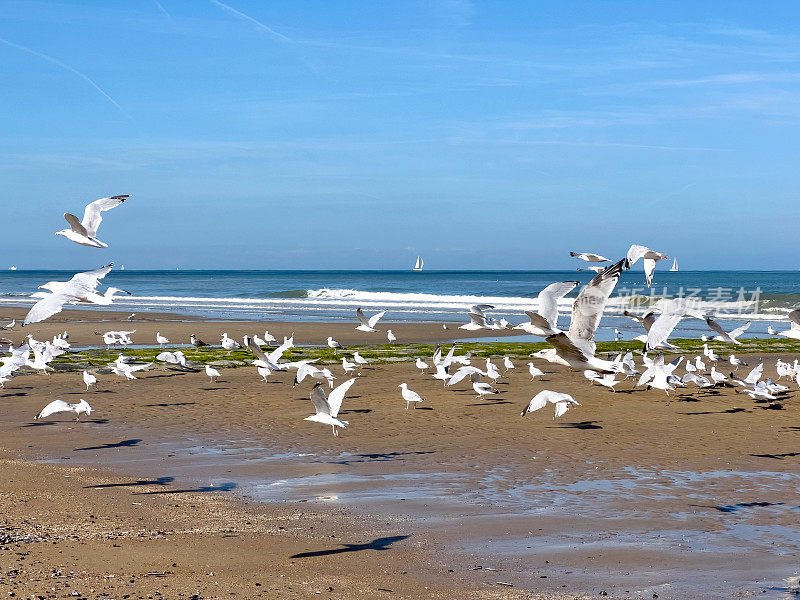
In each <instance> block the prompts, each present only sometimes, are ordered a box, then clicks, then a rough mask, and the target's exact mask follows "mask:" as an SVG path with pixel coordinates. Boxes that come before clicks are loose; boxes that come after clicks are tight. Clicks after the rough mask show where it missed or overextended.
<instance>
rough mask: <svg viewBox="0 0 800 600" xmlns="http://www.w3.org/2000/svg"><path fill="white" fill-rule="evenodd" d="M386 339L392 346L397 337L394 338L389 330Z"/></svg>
mask: <svg viewBox="0 0 800 600" xmlns="http://www.w3.org/2000/svg"><path fill="white" fill-rule="evenodd" d="M386 338H387V339H388V340H389V343H390V344H394V343H395V342H396V341H397V337H395V335H394V334H393V333H392V330H391V329H389V330H388V331H387V332H386Z"/></svg>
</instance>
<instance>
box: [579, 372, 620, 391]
mask: <svg viewBox="0 0 800 600" xmlns="http://www.w3.org/2000/svg"><path fill="white" fill-rule="evenodd" d="M583 376H584V377H586V379H588V380H589V381H591V382H592V383H599V384H600V385H604V386H606V387H607V388H609V389H610V390H611V391H612V392H616V390H615V389H614V386H615V385H617V384H618V383H619V381H617V379H616V377H617V374H616V373H606V374H605V375H601V374H600V373H598V372H597V371H592V370H591V369H587V370H585V371H584V372H583Z"/></svg>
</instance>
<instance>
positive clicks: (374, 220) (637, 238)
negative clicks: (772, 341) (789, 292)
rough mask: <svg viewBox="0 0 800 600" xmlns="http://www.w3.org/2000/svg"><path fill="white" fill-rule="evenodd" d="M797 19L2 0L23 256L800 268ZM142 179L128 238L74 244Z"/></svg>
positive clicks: (10, 180) (61, 263) (9, 193)
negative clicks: (66, 217) (638, 258)
mask: <svg viewBox="0 0 800 600" xmlns="http://www.w3.org/2000/svg"><path fill="white" fill-rule="evenodd" d="M799 13H800V4H798V3H796V2H770V3H765V4H754V3H752V2H729V1H725V2H714V1H708V2H702V3H698V2H659V3H654V2H640V1H636V2H600V1H590V2H556V1H553V2H527V1H520V2H511V1H508V2H488V1H487V2H469V1H460V0H440V1H436V0H427V1H419V2H415V1H406V2H367V1H363V2H345V1H336V0H320V1H317V2H313V1H297V0H294V1H284V2H260V1H255V0H230V2H227V1H226V2H224V3H223V2H222V1H221V0H219V1H216V0H192V1H179V0H160V1H159V2H157V1H155V0H139V1H136V0H125V1H119V2H113V1H104V2H70V1H59V2H45V1H24V2H22V1H10V0H0V15H1V17H0V85H2V89H3V93H2V94H0V123H2V127H0V181H2V187H0V198H2V202H0V205H2V209H3V210H2V214H3V221H4V222H5V224H6V226H5V227H4V228H3V234H4V235H3V238H2V242H0V243H1V244H2V248H3V261H5V262H7V263H8V264H9V265H11V264H16V265H17V266H19V267H20V268H34V267H54V268H83V267H95V266H98V265H100V264H104V263H105V262H109V261H110V260H115V261H117V262H118V263H119V262H121V263H124V264H126V266H127V267H128V268H174V267H183V268H202V267H208V268H265V269H275V268H278V269H280V268H288V269H292V268H323V269H324V268H386V269H392V268H407V267H409V266H410V264H411V263H413V260H414V259H415V258H416V255H417V254H418V253H420V254H422V255H423V256H424V257H425V259H426V266H428V267H430V268H433V269H435V268H448V269H449V268H522V269H525V268H530V269H539V268H569V267H571V266H574V263H573V259H570V258H569V257H568V252H569V250H590V251H594V252H599V253H602V254H604V255H606V256H621V255H622V254H623V253H624V252H625V250H626V248H627V246H628V245H629V244H630V243H631V242H637V243H642V244H646V245H649V246H651V247H653V248H655V249H658V250H660V251H663V252H666V253H667V254H669V255H670V256H673V255H676V256H677V257H678V259H679V261H680V262H681V266H682V267H683V268H686V269H691V268H730V269H736V268H776V269H781V268H786V269H796V268H798V267H800V257H798V254H797V251H796V248H797V244H796V238H795V235H796V233H795V230H796V229H797V227H798V223H800V202H798V196H799V193H800V168H799V165H800V146H798V144H797V142H796V140H797V139H798V138H800V127H798V117H800V30H798V26H797V23H798V22H800V14H799ZM122 193H128V194H132V195H133V199H132V200H131V201H130V202H128V203H126V204H125V205H123V206H121V207H119V208H117V209H114V211H112V212H110V213H107V214H106V219H105V221H104V223H103V225H102V227H101V229H100V233H101V235H100V237H101V239H104V240H105V241H107V242H109V243H110V244H111V247H110V248H108V249H107V250H102V251H100V250H94V249H90V248H84V247H81V246H77V245H74V244H71V243H69V242H67V241H66V240H65V239H63V238H61V237H55V236H53V235H52V233H53V232H54V231H56V230H58V229H61V228H62V227H63V226H65V223H64V221H63V219H62V218H61V213H62V212H64V211H70V212H79V211H82V208H83V206H84V205H85V204H86V202H88V201H91V200H93V199H95V198H99V197H101V196H105V195H110V194H122ZM79 214H80V213H79ZM5 266H6V265H0V267H2V268H4V267H5Z"/></svg>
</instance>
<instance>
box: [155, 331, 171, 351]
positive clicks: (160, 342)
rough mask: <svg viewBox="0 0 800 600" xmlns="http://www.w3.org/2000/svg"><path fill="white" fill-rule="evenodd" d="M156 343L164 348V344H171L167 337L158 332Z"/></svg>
mask: <svg viewBox="0 0 800 600" xmlns="http://www.w3.org/2000/svg"><path fill="white" fill-rule="evenodd" d="M156 343H157V344H158V345H159V346H161V347H162V348H163V347H164V344H169V340H168V339H167V338H166V337H164V336H163V335H161V332H160V331H157V332H156Z"/></svg>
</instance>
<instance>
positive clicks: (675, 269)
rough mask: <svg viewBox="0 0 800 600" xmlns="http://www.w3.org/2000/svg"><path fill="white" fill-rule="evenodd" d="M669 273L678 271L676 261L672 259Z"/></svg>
mask: <svg viewBox="0 0 800 600" xmlns="http://www.w3.org/2000/svg"><path fill="white" fill-rule="evenodd" d="M669 270H670V271H677V270H678V259H677V258H676V259H673V261H672V266H671V267H670V269H669Z"/></svg>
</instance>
